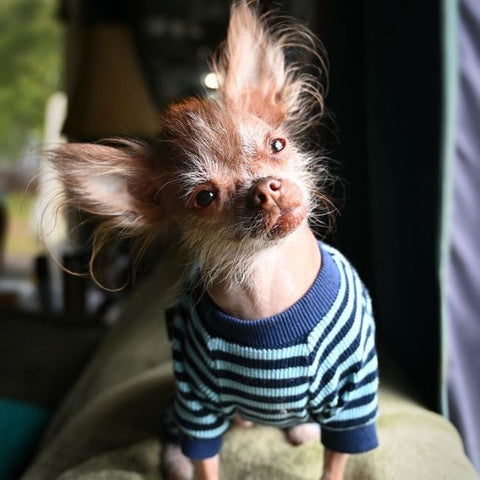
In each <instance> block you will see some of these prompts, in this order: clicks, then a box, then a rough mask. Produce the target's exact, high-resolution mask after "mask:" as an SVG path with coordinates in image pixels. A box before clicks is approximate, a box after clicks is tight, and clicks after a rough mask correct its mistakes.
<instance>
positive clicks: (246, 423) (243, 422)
mask: <svg viewBox="0 0 480 480" xmlns="http://www.w3.org/2000/svg"><path fill="white" fill-rule="evenodd" d="M233 423H234V424H235V425H236V426H237V427H243V428H250V427H253V422H251V421H250V420H244V419H243V418H242V417H241V416H240V415H238V414H237V415H235V416H234V417H233Z"/></svg>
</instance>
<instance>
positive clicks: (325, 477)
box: [320, 449, 348, 480]
mask: <svg viewBox="0 0 480 480" xmlns="http://www.w3.org/2000/svg"><path fill="white" fill-rule="evenodd" d="M347 459H348V454H347V453H340V452H333V451H332V450H328V449H325V456H324V459H323V474H322V478H321V479H320V480H343V472H344V471H345V465H346V464H347Z"/></svg>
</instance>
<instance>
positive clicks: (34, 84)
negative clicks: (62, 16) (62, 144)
mask: <svg viewBox="0 0 480 480" xmlns="http://www.w3.org/2000/svg"><path fill="white" fill-rule="evenodd" d="M56 8H57V4H56V2H55V1H54V0H1V1H0V32H1V33H0V162H3V163H5V162H9V163H13V162H15V160H17V159H18V156H19V154H20V152H21V151H22V149H23V148H24V146H25V145H27V144H28V143H32V137H33V138H37V139H38V138H40V137H41V133H42V126H43V119H44V111H45V104H46V101H47V99H48V97H49V96H50V95H51V94H52V93H53V92H54V91H55V90H57V89H58V88H59V85H60V65H61V53H62V48H61V45H62V37H61V26H60V23H59V21H58V20H57V19H56Z"/></svg>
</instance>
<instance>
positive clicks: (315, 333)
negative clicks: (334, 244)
mask: <svg viewBox="0 0 480 480" xmlns="http://www.w3.org/2000/svg"><path fill="white" fill-rule="evenodd" d="M337 268H338V270H339V274H340V285H339V290H338V294H337V297H336V298H335V301H334V302H333V305H332V307H331V308H330V310H329V311H328V312H327V313H326V314H325V315H324V317H323V320H322V321H321V322H319V323H318V324H317V325H316V326H315V328H314V329H313V330H312V332H311V333H310V335H309V337H308V345H309V349H310V351H313V350H314V349H315V346H316V344H317V343H318V341H319V339H320V337H321V336H322V335H323V332H324V331H325V329H326V328H327V327H328V326H329V325H330V324H331V323H332V321H334V319H335V315H336V314H337V312H338V310H339V309H340V307H341V305H342V303H343V300H344V298H345V295H346V293H347V281H346V274H345V269H344V268H343V267H342V266H341V265H338V264H337ZM323 344H325V340H324V341H323Z"/></svg>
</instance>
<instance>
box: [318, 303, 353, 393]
mask: <svg viewBox="0 0 480 480" xmlns="http://www.w3.org/2000/svg"><path fill="white" fill-rule="evenodd" d="M356 297H357V298H356V303H357V310H356V312H355V313H356V315H358V313H359V310H358V308H360V309H361V306H360V305H358V304H359V303H360V300H359V297H358V295H357V296H356ZM351 298H352V295H350V298H349V302H350V299H351ZM353 303H354V302H352V304H353ZM351 311H352V308H351V307H350V306H349V308H345V311H344V312H342V315H341V317H340V319H339V321H338V323H337V325H335V327H336V328H333V329H332V331H331V332H329V334H328V336H327V339H326V340H325V342H324V343H323V345H322V346H323V348H319V349H318V351H317V354H316V356H315V359H314V361H313V362H312V371H314V372H318V369H319V362H320V358H321V356H322V354H323V353H324V351H325V349H326V348H327V346H328V345H330V344H331V342H332V341H333V340H334V338H335V336H336V335H337V334H338V333H339V331H340V330H341V328H342V327H343V326H344V324H345V323H346V320H347V319H348V317H349V316H350V315H351ZM360 311H361V310H360ZM358 326H359V320H358V319H357V318H356V317H355V319H354V320H353V324H352V327H351V328H350V330H349V331H348V332H347V333H346V335H345V337H343V338H342V340H341V342H339V344H338V345H337V346H336V347H335V348H334V349H333V350H332V351H331V352H330V353H329V355H328V357H327V358H326V359H325V360H323V362H322V370H324V371H326V370H327V369H328V368H330V367H332V366H334V365H336V366H337V372H336V375H334V377H333V378H332V380H331V381H330V383H329V384H327V385H325V387H324V388H323V389H322V392H326V393H323V395H326V394H328V393H330V392H331V391H333V389H334V385H335V383H336V381H338V377H339V376H340V375H341V373H342V371H344V370H346V368H348V366H350V365H352V364H353V363H355V362H356V361H358V360H359V358H358V350H359V349H360V348H361V343H360V346H359V348H357V350H356V351H355V352H352V353H351V355H350V356H349V357H347V358H346V359H345V360H344V361H343V362H342V363H341V364H338V361H339V358H340V356H341V355H343V354H344V353H345V347H346V346H349V345H351V344H352V343H353V342H354V340H355V339H356V338H357V337H358V335H359V333H360V332H359V329H358ZM324 367H325V368H324ZM322 381H323V375H318V374H317V375H316V378H315V379H314V380H313V382H312V386H311V388H312V391H316V390H317V389H318V387H319V385H320V382H322ZM332 385H333V387H332Z"/></svg>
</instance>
